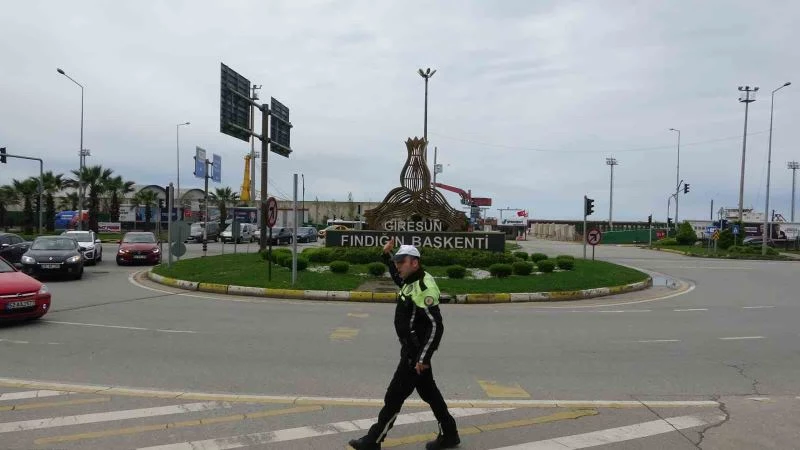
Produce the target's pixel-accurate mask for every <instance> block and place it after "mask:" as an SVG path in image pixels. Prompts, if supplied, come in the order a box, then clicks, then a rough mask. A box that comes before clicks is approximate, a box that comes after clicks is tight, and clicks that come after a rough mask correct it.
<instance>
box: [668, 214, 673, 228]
mask: <svg viewBox="0 0 800 450" xmlns="http://www.w3.org/2000/svg"><path fill="white" fill-rule="evenodd" d="M667 228H672V217H667Z"/></svg>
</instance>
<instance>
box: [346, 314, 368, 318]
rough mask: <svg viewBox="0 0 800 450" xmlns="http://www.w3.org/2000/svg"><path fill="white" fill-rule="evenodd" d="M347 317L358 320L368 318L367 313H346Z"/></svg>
mask: <svg viewBox="0 0 800 450" xmlns="http://www.w3.org/2000/svg"><path fill="white" fill-rule="evenodd" d="M347 317H356V318H358V319H366V318H367V317H369V314H367V313H347Z"/></svg>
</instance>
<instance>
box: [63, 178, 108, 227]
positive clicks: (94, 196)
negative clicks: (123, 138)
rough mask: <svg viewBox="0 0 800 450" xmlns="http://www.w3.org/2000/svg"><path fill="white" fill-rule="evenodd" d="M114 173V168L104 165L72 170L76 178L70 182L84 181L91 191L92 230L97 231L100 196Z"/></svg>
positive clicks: (90, 214) (90, 219)
mask: <svg viewBox="0 0 800 450" xmlns="http://www.w3.org/2000/svg"><path fill="white" fill-rule="evenodd" d="M112 173H114V171H113V170H111V169H104V168H103V166H91V167H83V168H81V169H80V170H73V171H72V174H73V175H75V178H74V179H73V180H72V182H71V183H70V184H71V185H73V186H75V185H77V184H78V183H83V186H84V188H85V189H86V190H88V191H89V229H90V230H94V231H97V216H98V214H99V213H100V196H101V195H103V193H104V192H105V189H106V185H107V184H108V180H109V178H111V174H112Z"/></svg>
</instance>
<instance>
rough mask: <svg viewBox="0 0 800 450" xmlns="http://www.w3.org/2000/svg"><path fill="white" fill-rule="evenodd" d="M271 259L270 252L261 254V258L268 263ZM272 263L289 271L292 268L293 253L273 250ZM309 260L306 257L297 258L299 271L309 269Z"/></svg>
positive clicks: (287, 250)
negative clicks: (269, 258)
mask: <svg viewBox="0 0 800 450" xmlns="http://www.w3.org/2000/svg"><path fill="white" fill-rule="evenodd" d="M268 257H269V252H266V251H264V252H261V258H263V259H264V261H266V260H267V259H268ZM272 263H273V264H277V265H279V266H282V267H286V268H287V269H291V268H292V251H291V250H289V249H287V248H278V249H275V250H272ZM308 264H309V260H308V258H306V257H304V256H298V257H297V270H298V271H299V270H306V269H307V268H308Z"/></svg>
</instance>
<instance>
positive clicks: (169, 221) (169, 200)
mask: <svg viewBox="0 0 800 450" xmlns="http://www.w3.org/2000/svg"><path fill="white" fill-rule="evenodd" d="M172 189H173V187H172V183H170V184H169V188H168V189H167V210H169V214H167V247H169V257H168V258H167V267H170V268H171V267H172V244H173V239H172V201H173V200H172ZM159 220H160V218H159ZM161 255H162V256H163V255H164V253H161Z"/></svg>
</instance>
